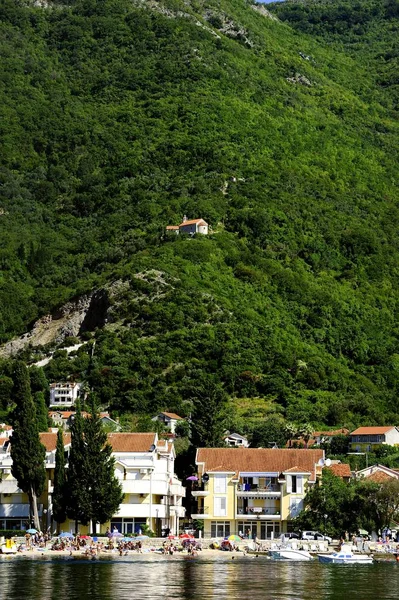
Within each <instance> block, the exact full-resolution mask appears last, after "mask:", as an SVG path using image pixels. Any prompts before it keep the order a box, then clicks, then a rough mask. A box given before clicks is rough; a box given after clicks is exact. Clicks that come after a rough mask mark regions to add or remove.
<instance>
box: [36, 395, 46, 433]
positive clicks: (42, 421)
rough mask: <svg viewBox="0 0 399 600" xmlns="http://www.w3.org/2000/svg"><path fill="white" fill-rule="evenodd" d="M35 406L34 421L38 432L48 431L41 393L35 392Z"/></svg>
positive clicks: (44, 402) (43, 399)
mask: <svg viewBox="0 0 399 600" xmlns="http://www.w3.org/2000/svg"><path fill="white" fill-rule="evenodd" d="M35 405H36V420H37V427H38V430H39V431H47V430H48V410H47V406H46V401H45V398H44V394H43V392H36V394H35Z"/></svg>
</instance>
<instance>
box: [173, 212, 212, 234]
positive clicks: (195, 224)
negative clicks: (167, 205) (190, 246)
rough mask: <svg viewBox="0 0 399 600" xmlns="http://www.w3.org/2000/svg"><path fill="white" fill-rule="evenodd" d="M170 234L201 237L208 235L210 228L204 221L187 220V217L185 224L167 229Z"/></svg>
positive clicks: (184, 220) (184, 218) (184, 219)
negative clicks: (197, 234)
mask: <svg viewBox="0 0 399 600" xmlns="http://www.w3.org/2000/svg"><path fill="white" fill-rule="evenodd" d="M166 231H167V232H168V233H175V234H176V235H178V234H179V233H184V234H187V235H195V234H196V233H199V234H201V235H208V233H209V226H208V223H207V222H206V221H204V219H191V220H189V219H187V217H186V215H184V217H183V222H182V223H180V225H168V226H167V227H166Z"/></svg>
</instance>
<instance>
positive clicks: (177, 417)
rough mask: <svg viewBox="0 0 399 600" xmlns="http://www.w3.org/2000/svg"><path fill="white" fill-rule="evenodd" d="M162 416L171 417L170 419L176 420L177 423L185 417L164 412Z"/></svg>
mask: <svg viewBox="0 0 399 600" xmlns="http://www.w3.org/2000/svg"><path fill="white" fill-rule="evenodd" d="M161 415H165V417H169V419H175V420H176V421H178V420H182V419H183V417H179V415H177V414H176V413H169V412H163V413H161Z"/></svg>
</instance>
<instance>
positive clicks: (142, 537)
mask: <svg viewBox="0 0 399 600" xmlns="http://www.w3.org/2000/svg"><path fill="white" fill-rule="evenodd" d="M134 539H135V540H148V539H149V536H148V535H137V536H136V537H135V538H134Z"/></svg>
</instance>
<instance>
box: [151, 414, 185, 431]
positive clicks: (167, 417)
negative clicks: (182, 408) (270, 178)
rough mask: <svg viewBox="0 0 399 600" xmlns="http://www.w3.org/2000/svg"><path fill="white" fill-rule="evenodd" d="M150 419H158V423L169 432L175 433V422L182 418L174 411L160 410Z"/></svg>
mask: <svg viewBox="0 0 399 600" xmlns="http://www.w3.org/2000/svg"><path fill="white" fill-rule="evenodd" d="M151 421H159V422H160V423H163V424H164V425H165V427H167V428H168V429H169V431H170V432H171V433H175V430H176V425H177V423H178V422H179V421H183V418H182V417H179V415H177V414H176V413H170V412H161V413H159V415H157V416H156V417H153V418H152V419H151Z"/></svg>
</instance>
